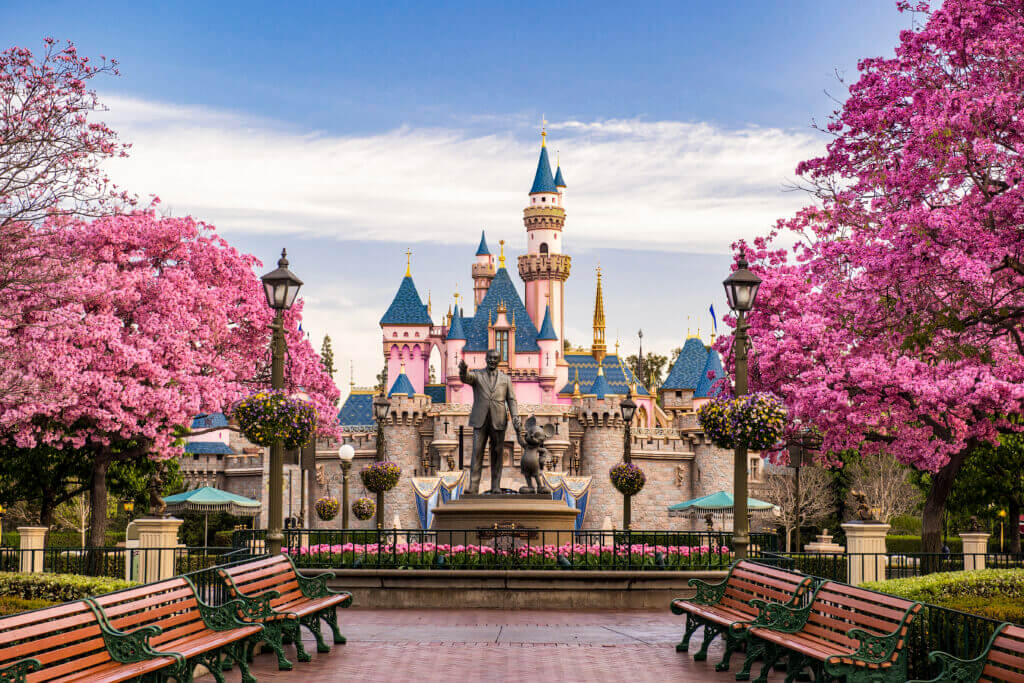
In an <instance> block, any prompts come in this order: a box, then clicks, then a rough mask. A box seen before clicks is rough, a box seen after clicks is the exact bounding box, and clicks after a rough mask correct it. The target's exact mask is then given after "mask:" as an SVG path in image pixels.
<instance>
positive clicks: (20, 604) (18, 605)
mask: <svg viewBox="0 0 1024 683" xmlns="http://www.w3.org/2000/svg"><path fill="white" fill-rule="evenodd" d="M54 604H56V603H53V602H50V601H49V600H26V599H25V598H17V597H12V596H9V595H0V617H5V616H7V615H8V614H17V613H18V612H30V611H32V610H34V609H42V608H43V607H49V606H50V605H54Z"/></svg>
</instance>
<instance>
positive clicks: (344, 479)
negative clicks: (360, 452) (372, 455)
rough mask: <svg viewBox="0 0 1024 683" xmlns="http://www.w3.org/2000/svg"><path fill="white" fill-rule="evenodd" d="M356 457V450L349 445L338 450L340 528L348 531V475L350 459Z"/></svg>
mask: <svg viewBox="0 0 1024 683" xmlns="http://www.w3.org/2000/svg"><path fill="white" fill-rule="evenodd" d="M354 457H356V449H354V448H352V446H350V445H349V444H345V445H343V446H342V447H341V448H339V449H338V458H339V459H340V460H341V528H342V530H346V529H348V473H349V471H350V470H351V469H352V458H354Z"/></svg>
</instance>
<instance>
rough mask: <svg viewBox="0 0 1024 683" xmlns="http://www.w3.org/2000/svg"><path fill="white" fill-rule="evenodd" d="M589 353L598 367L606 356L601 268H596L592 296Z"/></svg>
mask: <svg viewBox="0 0 1024 683" xmlns="http://www.w3.org/2000/svg"><path fill="white" fill-rule="evenodd" d="M590 353H591V355H592V356H593V357H594V359H595V360H596V361H597V362H598V365H600V363H601V361H602V360H604V357H605V356H606V355H607V354H608V347H607V346H606V345H605V342H604V295H603V294H602V292H601V266H600V265H598V267H597V294H596V295H595V296H594V344H593V346H591V348H590Z"/></svg>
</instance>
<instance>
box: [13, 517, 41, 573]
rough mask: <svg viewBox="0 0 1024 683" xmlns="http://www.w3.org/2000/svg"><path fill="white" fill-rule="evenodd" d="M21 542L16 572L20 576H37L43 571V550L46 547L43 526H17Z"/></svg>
mask: <svg viewBox="0 0 1024 683" xmlns="http://www.w3.org/2000/svg"><path fill="white" fill-rule="evenodd" d="M18 534H20V540H21V552H20V553H19V554H18V555H19V560H20V561H19V563H18V571H19V572H21V573H22V574H37V573H42V571H43V548H45V547H46V545H45V544H46V527H45V526H19V527H18Z"/></svg>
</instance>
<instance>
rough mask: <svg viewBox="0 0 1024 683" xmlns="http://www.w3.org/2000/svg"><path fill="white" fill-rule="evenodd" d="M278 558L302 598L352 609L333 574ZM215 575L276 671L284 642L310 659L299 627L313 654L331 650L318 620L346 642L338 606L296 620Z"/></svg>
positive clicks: (283, 661)
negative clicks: (305, 570) (257, 629)
mask: <svg viewBox="0 0 1024 683" xmlns="http://www.w3.org/2000/svg"><path fill="white" fill-rule="evenodd" d="M281 557H284V558H285V559H287V560H288V563H289V565H290V566H291V570H292V572H293V573H294V574H295V581H296V583H298V585H299V590H300V591H302V594H303V595H304V596H305V597H307V598H309V599H311V600H316V599H319V598H326V597H329V596H332V595H348V596H349V599H348V600H347V601H345V602H343V603H342V604H341V605H340V606H341V607H342V608H346V609H347V608H348V607H351V606H352V596H351V594H350V593H348V592H347V591H335V590H332V589H330V588H329V587H328V586H327V582H328V581H330V580H331V579H333V578H334V576H335V575H334V573H333V572H324V573H322V574H319V575H317V576H304V575H303V574H302V573H301V572H300V571H299V570H298V568H297V567H296V566H295V561H294V560H293V559H292V558H291V557H289V556H288V555H286V554H282V555H281ZM259 559H264V558H259ZM217 575H218V576H219V577H220V579H221V580H222V581H223V582H224V584H225V586H226V587H227V589H228V591H229V592H230V594H231V596H232V597H233V598H234V599H235V600H240V601H242V602H243V603H245V604H246V605H247V609H246V611H245V612H244V614H243V615H242V616H243V618H244V619H249V620H251V622H250V623H260V624H262V625H263V639H264V640H266V642H267V644H268V645H270V647H271V649H272V650H273V651H274V653H275V654H276V655H277V664H278V668H279V669H280V670H282V671H287V670H289V669H291V668H292V663H291V662H290V661H288V659H287V658H286V657H285V655H284V645H285V643H287V642H288V641H291V642H292V643H294V645H295V650H296V652H297V656H298V660H299V661H300V662H308V661H310V660H311V659H312V657H311V656H310V655H309V653H308V652H306V650H305V648H304V647H303V646H302V636H301V633H300V630H299V627H300V626H305V627H306V628H307V629H309V631H310V633H312V634H313V637H314V638H315V639H316V643H317V648H316V649H317V652H320V653H324V652H330V650H331V648H330V646H329V645H327V643H325V642H324V640H323V632H322V631H321V628H320V619H323V620H324V621H326V622H327V625H328V626H329V627H330V629H331V635H332V637H333V640H334V643H335V644H336V645H343V644H344V643H345V642H346V640H345V636H343V635H341V632H340V631H339V630H338V612H337V608H338V605H332V606H331V607H325V608H324V609H322V610H320V611H318V612H313V613H312V614H309V615H306V616H304V617H299V616H298V615H297V614H294V613H292V612H288V611H287V610H284V611H278V610H276V609H275V608H274V607H273V606H272V605H271V604H270V601H271V600H274V599H276V598H279V597H281V594H280V593H279V592H278V591H276V590H268V591H264V592H263V593H260V594H259V595H247V594H245V593H243V592H242V591H241V590H240V589H239V588H238V586H237V585H236V584H235V581H234V579H233V578H232V577H231V575H229V574H228V573H227V572H225V571H224V570H223V569H218V570H217ZM292 617H294V618H292ZM0 683H2V681H0Z"/></svg>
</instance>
